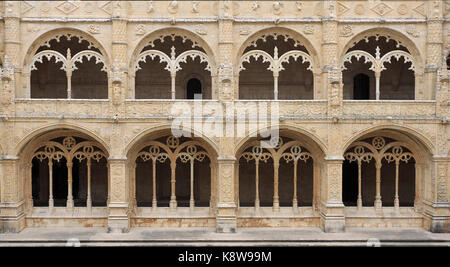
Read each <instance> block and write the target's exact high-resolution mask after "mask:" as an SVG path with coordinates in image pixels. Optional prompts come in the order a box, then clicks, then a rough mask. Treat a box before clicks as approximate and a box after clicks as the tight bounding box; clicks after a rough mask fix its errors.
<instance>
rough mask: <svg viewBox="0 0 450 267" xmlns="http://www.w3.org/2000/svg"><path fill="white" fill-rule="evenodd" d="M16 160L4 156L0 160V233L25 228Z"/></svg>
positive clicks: (18, 230) (15, 231) (23, 206)
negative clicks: (0, 226)
mask: <svg viewBox="0 0 450 267" xmlns="http://www.w3.org/2000/svg"><path fill="white" fill-rule="evenodd" d="M18 164H19V162H18V158H17V157H11V156H4V157H3V158H0V185H1V188H0V190H1V193H0V210H1V213H0V214H1V217H0V219H1V221H2V223H1V225H3V227H2V229H1V232H12V233H18V232H20V231H22V229H23V228H25V214H24V208H25V205H24V201H23V199H21V197H20V196H21V195H23V194H20V192H19V191H20V190H22V189H23V188H21V186H20V184H21V183H19V179H22V177H19V170H18Z"/></svg>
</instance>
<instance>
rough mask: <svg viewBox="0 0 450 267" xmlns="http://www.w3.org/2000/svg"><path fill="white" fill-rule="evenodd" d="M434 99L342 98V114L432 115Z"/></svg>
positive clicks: (434, 111) (434, 110) (373, 115)
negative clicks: (376, 99)
mask: <svg viewBox="0 0 450 267" xmlns="http://www.w3.org/2000/svg"><path fill="white" fill-rule="evenodd" d="M435 114H436V101H434V100H431V101H423V100H418V101H414V100H378V101H375V100H366V101H364V100H362V101H361V100H357V101H356V100H344V105H343V115H344V116H370V117H377V116H395V117H432V116H435Z"/></svg>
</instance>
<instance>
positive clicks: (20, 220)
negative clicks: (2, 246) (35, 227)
mask: <svg viewBox="0 0 450 267" xmlns="http://www.w3.org/2000/svg"><path fill="white" fill-rule="evenodd" d="M0 209H1V214H2V216H1V217H0V232H1V233H19V232H21V231H22V230H23V229H24V228H25V214H24V213H23V205H22V204H16V203H12V204H9V203H8V204H2V206H0Z"/></svg>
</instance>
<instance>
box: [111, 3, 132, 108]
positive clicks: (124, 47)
mask: <svg viewBox="0 0 450 267" xmlns="http://www.w3.org/2000/svg"><path fill="white" fill-rule="evenodd" d="M112 5H113V16H112V17H111V19H112V44H111V47H112V59H113V62H112V66H113V67H112V72H111V77H110V78H111V84H112V88H111V89H110V90H109V94H110V96H109V98H110V99H112V101H113V103H114V104H115V110H116V113H120V110H118V109H119V108H120V106H118V104H122V103H123V101H124V100H125V98H127V97H130V96H128V95H127V92H128V82H127V75H126V73H127V72H128V68H127V65H128V57H127V53H128V40H127V6H128V5H127V3H126V1H114V2H113V4H112Z"/></svg>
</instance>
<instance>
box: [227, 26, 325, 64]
mask: <svg viewBox="0 0 450 267" xmlns="http://www.w3.org/2000/svg"><path fill="white" fill-rule="evenodd" d="M273 33H277V35H286V36H289V37H290V38H292V39H294V40H296V41H299V42H300V44H301V45H303V46H304V47H305V48H306V50H307V51H308V53H309V55H310V56H311V57H312V59H313V65H314V68H315V69H319V68H320V65H321V64H320V58H319V57H318V53H317V51H316V49H314V46H313V45H312V43H311V42H310V41H309V40H308V39H307V38H306V37H305V36H304V35H303V34H301V33H299V32H297V31H296V30H293V29H290V28H287V27H268V28H265V29H262V30H258V31H256V32H255V33H253V34H251V35H250V36H249V37H248V38H247V39H246V40H245V41H244V42H243V43H242V44H241V45H240V47H239V49H238V51H237V55H236V61H235V64H239V61H240V58H241V56H242V55H243V54H244V51H245V49H246V48H247V47H248V46H250V44H251V42H253V41H256V40H257V39H258V38H259V37H261V36H263V35H270V34H273ZM238 69H239V66H238V65H236V66H235V70H238Z"/></svg>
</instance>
